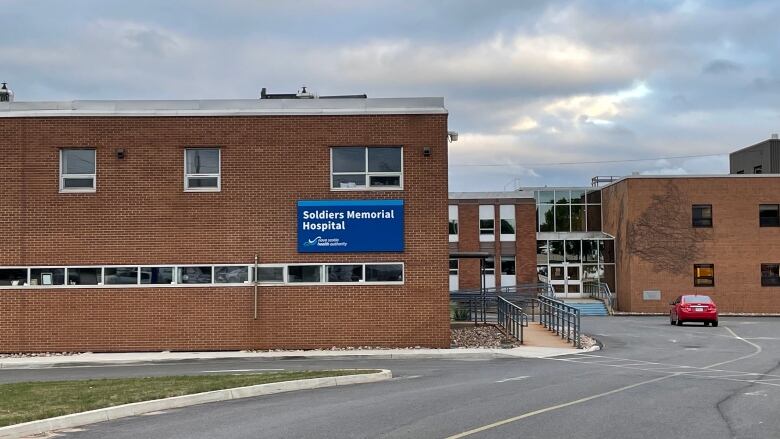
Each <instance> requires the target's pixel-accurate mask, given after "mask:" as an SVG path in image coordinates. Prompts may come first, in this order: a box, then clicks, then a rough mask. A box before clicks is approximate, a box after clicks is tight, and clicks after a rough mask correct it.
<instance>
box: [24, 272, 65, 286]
mask: <svg viewBox="0 0 780 439" xmlns="http://www.w3.org/2000/svg"><path fill="white" fill-rule="evenodd" d="M30 285H65V269H64V268H33V269H31V270H30Z"/></svg>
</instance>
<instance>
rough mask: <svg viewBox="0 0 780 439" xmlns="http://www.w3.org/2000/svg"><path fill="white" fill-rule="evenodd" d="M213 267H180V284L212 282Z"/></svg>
mask: <svg viewBox="0 0 780 439" xmlns="http://www.w3.org/2000/svg"><path fill="white" fill-rule="evenodd" d="M211 271H212V270H211V267H179V276H178V282H179V283H180V284H210V283H212V278H211V274H212V273H211Z"/></svg>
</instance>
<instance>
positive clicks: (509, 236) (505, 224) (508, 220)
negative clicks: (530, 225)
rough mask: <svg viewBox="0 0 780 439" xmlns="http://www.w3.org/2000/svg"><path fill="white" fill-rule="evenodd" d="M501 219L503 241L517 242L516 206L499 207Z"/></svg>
mask: <svg viewBox="0 0 780 439" xmlns="http://www.w3.org/2000/svg"><path fill="white" fill-rule="evenodd" d="M498 213H499V218H501V226H500V227H501V237H500V238H501V241H514V240H515V206H514V204H509V205H502V206H499V207H498Z"/></svg>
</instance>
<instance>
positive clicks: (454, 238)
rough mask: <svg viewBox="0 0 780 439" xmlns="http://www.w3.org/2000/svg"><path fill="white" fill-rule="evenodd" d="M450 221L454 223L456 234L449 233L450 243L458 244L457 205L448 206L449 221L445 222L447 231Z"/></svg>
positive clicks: (458, 223) (458, 222)
mask: <svg viewBox="0 0 780 439" xmlns="http://www.w3.org/2000/svg"><path fill="white" fill-rule="evenodd" d="M452 221H455V229H456V231H457V233H454V234H453V233H450V242H458V240H459V236H460V221H459V218H458V205H457V204H451V205H449V221H448V222H447V230H449V228H450V226H449V223H451V222H452Z"/></svg>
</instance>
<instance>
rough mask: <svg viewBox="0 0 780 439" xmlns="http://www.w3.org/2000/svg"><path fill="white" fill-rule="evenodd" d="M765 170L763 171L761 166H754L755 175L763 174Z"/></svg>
mask: <svg viewBox="0 0 780 439" xmlns="http://www.w3.org/2000/svg"><path fill="white" fill-rule="evenodd" d="M762 172H763V170H762V169H761V165H758V166H753V173H754V174H761V173H762Z"/></svg>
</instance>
